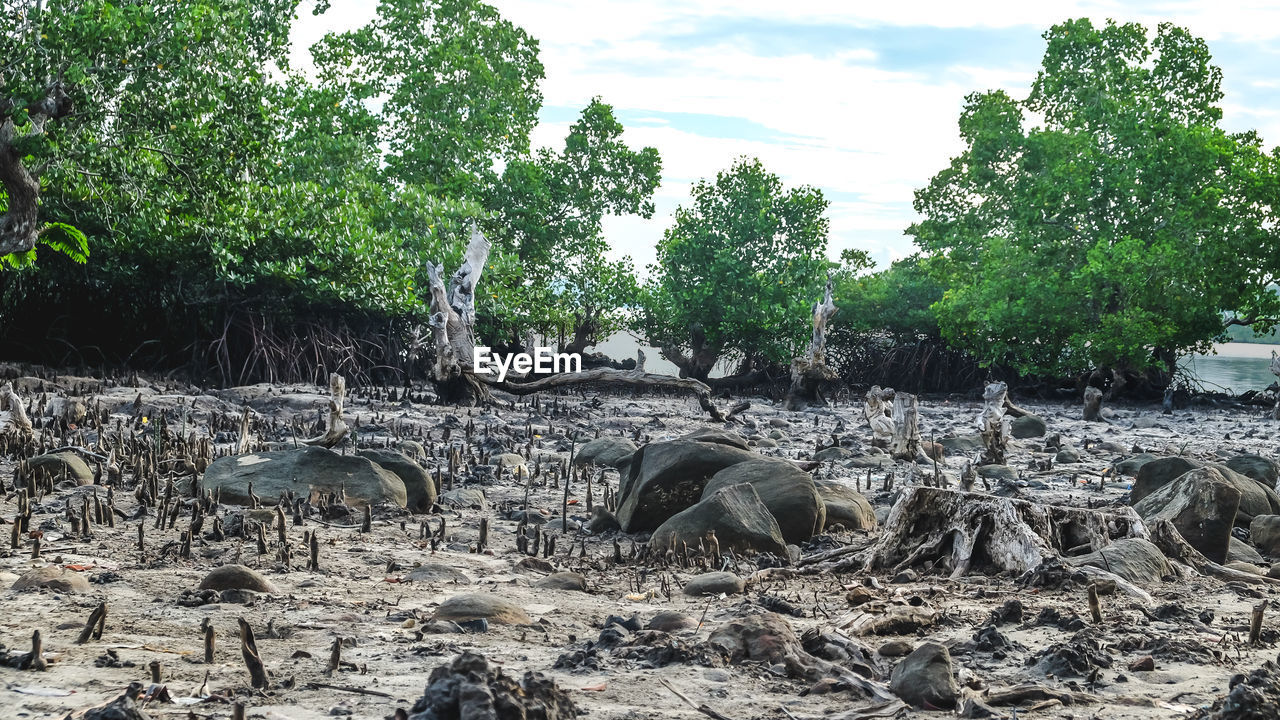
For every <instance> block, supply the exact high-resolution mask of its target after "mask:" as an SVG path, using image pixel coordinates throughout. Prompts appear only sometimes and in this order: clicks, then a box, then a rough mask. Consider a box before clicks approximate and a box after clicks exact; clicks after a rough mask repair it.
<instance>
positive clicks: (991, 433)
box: [978, 382, 1009, 465]
mask: <svg viewBox="0 0 1280 720" xmlns="http://www.w3.org/2000/svg"><path fill="white" fill-rule="evenodd" d="M1008 399H1009V386H1007V385H1005V384H1004V383H1002V382H994V383H991V384H990V385H987V387H986V390H984V391H983V393H982V414H980V415H978V434H979V435H980V436H981V437H982V446H983V450H982V454H981V456H980V457H979V458H978V464H979V465H1003V464H1004V456H1005V449H1006V448H1007V447H1008V444H1009V424H1008V422H1007V421H1006V420H1005V412H1006V411H1007V410H1008V403H1007V401H1008Z"/></svg>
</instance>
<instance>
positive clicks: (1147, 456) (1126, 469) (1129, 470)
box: [1113, 453, 1173, 480]
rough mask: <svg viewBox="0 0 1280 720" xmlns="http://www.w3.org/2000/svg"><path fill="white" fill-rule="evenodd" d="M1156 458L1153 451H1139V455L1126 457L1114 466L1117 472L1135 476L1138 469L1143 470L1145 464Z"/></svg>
mask: <svg viewBox="0 0 1280 720" xmlns="http://www.w3.org/2000/svg"><path fill="white" fill-rule="evenodd" d="M1155 459H1156V456H1155V455H1152V454H1151V453H1139V454H1138V455H1134V456H1133V457H1128V458H1125V459H1124V460H1121V461H1119V462H1117V463H1115V464H1114V465H1113V467H1114V468H1115V469H1116V472H1117V473H1119V474H1121V475H1128V476H1129V477H1133V476H1135V475H1137V474H1138V471H1139V470H1141V469H1142V467H1143V466H1144V465H1146V464H1147V463H1149V462H1151V461H1152V460H1155ZM1172 479H1173V478H1170V480H1172Z"/></svg>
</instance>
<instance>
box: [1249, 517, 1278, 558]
mask: <svg viewBox="0 0 1280 720" xmlns="http://www.w3.org/2000/svg"><path fill="white" fill-rule="evenodd" d="M1249 539H1250V540H1252V541H1253V544H1254V546H1255V547H1257V548H1258V549H1259V550H1261V551H1262V552H1264V553H1266V554H1268V555H1273V556H1274V555H1280V515H1255V516H1254V518H1253V522H1251V523H1249Z"/></svg>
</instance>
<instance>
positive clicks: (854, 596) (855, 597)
mask: <svg viewBox="0 0 1280 720" xmlns="http://www.w3.org/2000/svg"><path fill="white" fill-rule="evenodd" d="M875 598H876V596H875V595H874V594H873V593H872V592H871V591H870V590H868V589H867V588H864V587H856V588H854V589H852V590H850V591H849V592H848V593H846V594H845V596H844V599H845V600H846V601H848V603H849V606H850V607H858V606H859V605H861V604H863V603H867V602H871V601H872V600H874V599H875Z"/></svg>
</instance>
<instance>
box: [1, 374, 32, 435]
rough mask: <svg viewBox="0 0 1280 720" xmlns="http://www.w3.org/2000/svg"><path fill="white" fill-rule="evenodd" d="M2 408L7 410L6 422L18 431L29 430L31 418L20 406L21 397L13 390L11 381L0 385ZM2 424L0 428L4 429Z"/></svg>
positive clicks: (24, 431)
mask: <svg viewBox="0 0 1280 720" xmlns="http://www.w3.org/2000/svg"><path fill="white" fill-rule="evenodd" d="M4 410H7V411H8V424H10V425H12V426H14V427H15V428H17V429H18V431H19V432H22V433H29V432H31V420H30V419H28V418H27V410H26V408H24V407H23V406H22V398H20V397H18V393H16V392H14V390H13V383H11V382H7V383H5V384H4V385H0V411H4ZM4 425H5V424H4V423H0V430H3V429H4Z"/></svg>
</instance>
